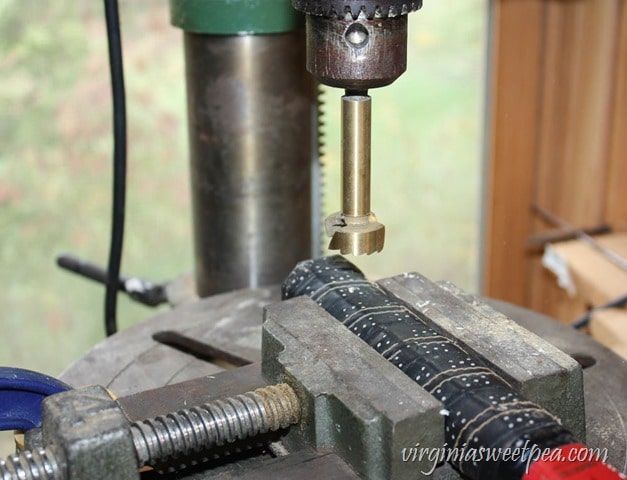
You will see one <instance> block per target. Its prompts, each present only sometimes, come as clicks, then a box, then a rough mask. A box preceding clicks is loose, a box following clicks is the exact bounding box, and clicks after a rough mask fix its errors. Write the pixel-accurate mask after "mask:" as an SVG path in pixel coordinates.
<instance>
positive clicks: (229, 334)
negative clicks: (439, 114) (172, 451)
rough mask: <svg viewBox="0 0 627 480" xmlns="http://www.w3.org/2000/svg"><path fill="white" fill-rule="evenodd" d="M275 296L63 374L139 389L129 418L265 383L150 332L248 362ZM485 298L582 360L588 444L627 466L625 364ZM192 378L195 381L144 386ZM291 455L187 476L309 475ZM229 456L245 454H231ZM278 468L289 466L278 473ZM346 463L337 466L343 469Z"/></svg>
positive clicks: (103, 350)
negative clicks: (194, 342) (264, 312)
mask: <svg viewBox="0 0 627 480" xmlns="http://www.w3.org/2000/svg"><path fill="white" fill-rule="evenodd" d="M408 275H411V274H408ZM278 299H279V294H278V290H277V289H276V288H274V289H261V290H241V291H237V292H232V293H229V294H223V295H217V296H214V297H211V298H208V299H203V300H199V301H195V302H191V303H188V304H186V305H181V306H179V307H177V308H176V309H174V310H172V311H169V312H166V313H163V314H160V315H157V316H155V317H153V318H151V319H150V320H148V321H146V322H143V323H142V324H138V325H136V326H134V327H131V328H130V329H128V330H124V331H122V332H120V333H119V334H117V335H115V336H113V337H111V338H109V339H107V340H105V341H103V342H102V343H101V344H100V345H98V346H97V347H96V348H94V350H92V352H90V353H89V354H88V355H87V356H86V357H84V358H83V359H82V360H80V361H78V362H77V363H76V364H75V365H73V367H72V368H70V369H68V370H67V371H66V372H65V373H64V376H63V380H64V381H66V382H68V383H70V384H73V385H81V384H85V383H88V382H92V383H102V384H104V385H111V388H112V390H113V391H114V392H116V393H118V394H120V395H124V394H129V393H133V392H141V393H136V394H134V395H131V396H129V397H125V398H120V399H119V400H118V403H119V404H121V405H122V407H123V409H124V411H125V412H126V414H127V416H128V417H129V419H130V420H141V419H142V418H144V417H146V416H156V415H161V414H165V413H168V412H169V411H173V410H177V409H180V408H185V406H186V405H189V404H190V403H186V402H195V403H203V402H206V401H211V400H212V399H215V398H219V397H220V396H223V395H234V394H237V393H239V392H242V391H247V390H253V389H255V388H259V387H260V386H263V385H264V383H265V382H264V380H263V379H262V378H261V377H260V374H259V372H258V369H259V365H258V364H256V365H250V366H247V367H242V368H239V369H237V370H228V371H226V372H223V373H217V372H218V371H221V370H222V368H220V367H218V366H216V365H214V364H212V363H210V362H208V361H207V360H202V361H201V360H199V359H198V358H195V357H193V356H191V355H188V354H185V353H184V352H181V351H179V350H176V349H173V348H170V347H167V346H165V345H161V344H159V343H157V342H155V341H154V340H152V338H151V336H152V335H153V333H155V332H158V331H162V330H165V329H167V330H176V331H178V332H179V333H181V334H182V335H185V336H191V337H195V338H196V339H197V340H198V341H200V342H203V343H206V344H207V345H210V346H211V347H214V348H215V347H219V348H221V349H222V348H225V349H230V350H233V351H236V352H239V354H240V355H244V354H245V352H249V353H247V354H246V355H249V356H250V359H251V360H254V358H253V357H255V358H256V361H259V359H260V358H261V357H260V353H259V348H260V346H261V317H262V307H263V306H264V305H267V304H268V303H271V302H273V301H278ZM488 303H489V304H490V305H492V306H493V307H494V308H496V309H497V310H498V311H501V312H504V313H505V314H506V315H507V316H508V317H510V318H512V319H513V320H515V321H516V322H517V323H519V324H521V325H523V326H524V327H526V328H528V329H529V330H531V331H532V332H534V333H536V334H537V335H539V336H540V337H541V338H543V339H545V340H547V341H549V342H550V343H552V344H553V345H555V346H557V347H558V348H560V349H561V350H563V351H565V352H566V353H567V354H569V355H570V356H572V357H573V358H575V359H577V360H578V361H579V362H580V363H581V364H582V365H584V371H583V376H584V395H585V412H586V430H587V434H586V443H587V444H588V445H589V446H590V447H593V448H607V449H608V453H609V457H608V460H609V462H610V463H611V464H612V465H614V466H616V467H617V468H618V469H619V470H621V471H623V472H627V430H626V427H625V425H626V424H627V397H625V395H624V392H625V391H626V390H627V365H626V362H625V361H624V360H622V359H621V358H620V357H618V356H617V355H616V354H614V353H613V352H611V351H610V350H608V349H607V348H605V347H603V346H602V345H600V344H599V343H598V342H596V341H595V340H594V339H592V338H590V337H588V336H586V335H584V334H582V333H580V332H577V331H575V330H573V329H572V328H570V327H568V326H566V325H562V324H559V323H558V322H556V321H554V320H551V319H550V318H548V317H545V316H542V315H539V314H537V313H534V312H530V311H529V310H525V309H523V308H520V307H515V306H513V305H510V304H506V303H503V302H496V301H489V302H488ZM253 351H254V352H255V353H254V354H252V352H253ZM95 365H98V367H97V368H96V367H95ZM196 377H198V378H196ZM191 378H195V380H190V381H188V382H186V383H184V384H182V385H170V386H168V387H166V388H163V389H158V390H149V391H144V390H146V389H150V388H156V387H159V386H162V385H167V384H173V383H176V382H181V381H183V380H186V379H191ZM290 457H291V455H290V456H288V457H280V458H272V457H271V456H265V457H254V458H248V459H247V460H245V461H244V460H242V461H238V462H236V463H235V464H231V463H230V462H228V461H223V462H221V463H220V464H219V466H215V464H212V466H213V467H214V468H213V469H212V470H205V469H201V470H198V471H187V472H186V473H185V476H184V478H198V479H205V478H220V479H223V478H240V477H241V478H249V477H248V476H250V478H255V479H256V478H270V477H274V478H293V477H290V476H289V474H288V470H289V469H291V468H293V469H294V471H298V472H302V471H303V469H304V470H305V471H307V468H306V465H307V464H305V465H304V466H302V467H301V466H300V463H298V461H297V459H292V461H293V462H294V464H298V465H294V464H290V462H289V461H287V459H289V458H290ZM331 457H333V456H331ZM231 458H237V459H240V457H239V456H235V455H233V456H232V457H231ZM316 458H318V457H316ZM333 458H334V460H333V462H337V461H338V459H337V457H333ZM281 459H283V460H281ZM324 459H328V457H324ZM324 459H323V458H320V459H319V460H316V462H313V461H312V460H309V462H311V464H312V468H311V475H310V477H309V478H325V477H324V476H322V477H320V476H316V473H317V472H318V471H320V470H318V469H317V467H316V468H314V467H313V465H314V464H315V465H320V468H323V466H324V465H327V464H326V463H325V462H326V460H324ZM303 461H305V460H303ZM329 461H330V460H329ZM281 465H283V466H284V467H285V469H287V470H282V468H283V467H281ZM334 465H335V464H334ZM275 468H276V470H275ZM324 468H326V467H324ZM343 468H344V469H342V470H341V472H345V471H346V470H345V469H346V468H347V467H346V466H344V467H343ZM323 471H324V470H323ZM256 472H257V474H258V475H257V474H256ZM269 472H280V473H275V474H274V475H273V473H269ZM342 475H344V473H338V476H337V477H334V478H353V477H344V476H342ZM179 478H180V477H179ZM298 478H301V477H298ZM303 478H307V476H305V477H303ZM434 478H435V479H437V480H453V479H454V480H458V479H459V478H460V477H459V474H458V473H457V472H456V471H454V470H453V469H452V467H450V466H448V465H444V466H441V467H438V468H437V469H436V471H435V474H434Z"/></svg>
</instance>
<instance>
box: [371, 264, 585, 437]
mask: <svg viewBox="0 0 627 480" xmlns="http://www.w3.org/2000/svg"><path fill="white" fill-rule="evenodd" d="M379 285H381V287H382V288H383V289H384V290H385V291H386V292H388V293H390V294H391V295H393V296H394V297H397V298H398V299H400V300H401V301H403V302H404V303H406V304H408V305H411V306H412V307H413V308H414V309H416V310H417V311H418V312H421V313H423V315H424V319H425V320H426V321H427V324H428V325H430V326H432V327H434V328H435V329H437V330H439V331H442V332H444V334H445V336H448V337H452V338H455V341H456V342H457V343H459V344H460V345H462V346H463V348H464V349H466V350H467V351H468V352H469V354H474V355H476V356H477V357H478V358H480V359H481V360H483V361H484V362H485V363H486V364H487V365H488V366H489V368H490V369H492V370H494V371H496V372H497V373H498V374H499V375H500V376H502V377H503V378H504V379H506V380H507V382H508V383H510V384H511V385H512V386H513V387H514V388H515V389H516V391H518V392H520V393H521V394H522V395H524V397H525V398H527V399H528V400H531V401H533V402H535V403H537V404H538V405H541V406H542V407H544V408H546V409H547V410H548V411H550V412H551V413H552V414H554V415H556V416H557V417H558V418H560V419H561V421H562V423H563V424H564V426H566V427H567V428H568V429H569V430H570V431H572V432H573V433H574V434H575V436H576V437H577V438H578V439H579V440H580V441H585V438H586V430H585V423H586V422H585V411H584V402H583V376H582V370H581V367H580V365H579V364H578V363H577V362H576V361H575V360H574V359H573V358H572V357H570V356H569V355H566V354H565V353H563V352H562V351H560V350H559V349H557V348H555V347H554V346H553V345H551V344H550V343H549V342H547V341H545V340H543V339H542V338H540V337H538V336H537V335H535V334H533V333H532V332H530V331H528V330H526V329H525V328H523V327H521V326H520V325H518V324H516V323H515V322H513V321H512V320H510V319H509V318H507V317H506V316H505V315H503V314H500V313H498V312H497V311H496V310H494V309H493V308H491V307H489V306H488V305H486V304H485V303H483V302H481V301H480V300H479V299H478V298H476V297H474V296H472V295H469V294H467V293H466V292H464V291H463V290H461V289H459V288H458V287H456V286H455V285H453V284H452V283H440V284H435V283H433V282H431V281H429V280H428V279H427V278H425V277H423V276H421V275H419V274H417V273H412V274H410V275H399V276H396V277H392V278H387V279H384V280H381V281H380V282H379Z"/></svg>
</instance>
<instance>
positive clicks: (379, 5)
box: [292, 0, 422, 18]
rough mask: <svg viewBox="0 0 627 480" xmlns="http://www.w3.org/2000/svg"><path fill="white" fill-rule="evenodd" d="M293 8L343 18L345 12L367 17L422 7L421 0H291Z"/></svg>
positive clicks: (390, 15) (395, 13)
mask: <svg viewBox="0 0 627 480" xmlns="http://www.w3.org/2000/svg"><path fill="white" fill-rule="evenodd" d="M292 5H294V8H295V9H297V10H299V11H301V12H304V13H307V14H312V15H320V16H324V17H328V18H344V17H345V16H346V15H347V14H349V15H351V16H352V17H353V18H357V17H358V16H359V14H361V13H363V14H364V15H365V16H366V17H367V18H374V17H379V18H381V17H394V16H397V15H405V14H407V13H409V12H413V11H414V10H418V9H419V8H420V7H422V0H292Z"/></svg>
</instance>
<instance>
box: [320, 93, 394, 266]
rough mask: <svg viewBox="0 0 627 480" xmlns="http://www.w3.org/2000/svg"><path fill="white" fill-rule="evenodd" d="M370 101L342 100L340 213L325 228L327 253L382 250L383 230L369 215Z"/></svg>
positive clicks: (365, 98)
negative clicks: (329, 238) (330, 251)
mask: <svg viewBox="0 0 627 480" xmlns="http://www.w3.org/2000/svg"><path fill="white" fill-rule="evenodd" d="M370 105H371V100H370V97H369V96H367V95H351V96H349V95H347V96H344V97H342V211H341V212H339V213H334V214H332V215H330V216H329V217H328V218H327V219H326V221H325V226H326V230H327V235H329V236H330V237H331V242H330V244H329V249H331V250H340V252H341V253H343V254H347V253H350V254H353V255H361V254H364V253H365V254H368V255H370V254H371V253H374V252H380V251H381V250H383V244H384V241H385V227H384V226H383V225H382V224H381V223H379V222H378V221H377V219H376V217H375V216H374V214H373V213H372V212H371V211H370V130H371V119H370V116H371V106H370Z"/></svg>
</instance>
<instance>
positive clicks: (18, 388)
mask: <svg viewBox="0 0 627 480" xmlns="http://www.w3.org/2000/svg"><path fill="white" fill-rule="evenodd" d="M71 389H72V387H70V386H69V385H67V384H65V383H63V382H61V381H60V380H57V379H56V378H52V377H49V376H48V375H44V374H43V373H37V372H33V371H31V370H24V369H22V368H12V367H0V430H23V431H26V430H30V429H31V428H35V427H40V426H41V402H42V400H43V399H44V398H46V397H47V396H48V395H52V394H54V393H59V392H64V391H66V390H71Z"/></svg>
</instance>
